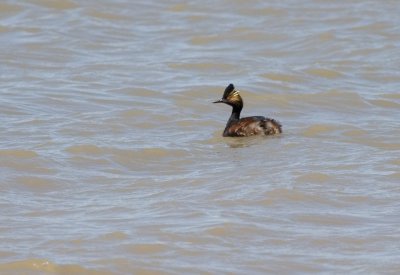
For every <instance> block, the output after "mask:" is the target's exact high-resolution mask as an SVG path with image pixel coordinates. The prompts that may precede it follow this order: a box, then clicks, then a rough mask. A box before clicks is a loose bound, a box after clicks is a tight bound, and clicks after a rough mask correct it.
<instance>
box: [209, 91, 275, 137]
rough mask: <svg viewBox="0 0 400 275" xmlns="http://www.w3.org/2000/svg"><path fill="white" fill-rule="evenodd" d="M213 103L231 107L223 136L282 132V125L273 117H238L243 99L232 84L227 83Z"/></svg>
mask: <svg viewBox="0 0 400 275" xmlns="http://www.w3.org/2000/svg"><path fill="white" fill-rule="evenodd" d="M213 103H225V104H228V105H229V106H231V107H232V114H231V116H230V117H229V119H228V122H227V123H226V126H225V130H224V132H223V134H222V136H224V137H248V136H253V135H275V134H280V133H282V125H281V124H280V123H279V122H278V121H276V120H275V119H271V118H266V117H263V116H251V117H244V118H240V112H241V111H242V109H243V100H242V97H241V96H240V94H239V91H238V90H236V89H235V86H233V84H229V85H228V86H227V87H226V88H225V91H224V94H223V96H222V98H221V99H220V100H217V101H214V102H213Z"/></svg>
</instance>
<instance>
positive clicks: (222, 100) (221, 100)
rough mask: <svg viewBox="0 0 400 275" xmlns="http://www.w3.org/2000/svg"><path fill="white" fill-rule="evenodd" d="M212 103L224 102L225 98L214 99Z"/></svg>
mask: <svg viewBox="0 0 400 275" xmlns="http://www.w3.org/2000/svg"><path fill="white" fill-rule="evenodd" d="M213 103H225V99H223V98H221V99H220V100H217V101H214V102H213Z"/></svg>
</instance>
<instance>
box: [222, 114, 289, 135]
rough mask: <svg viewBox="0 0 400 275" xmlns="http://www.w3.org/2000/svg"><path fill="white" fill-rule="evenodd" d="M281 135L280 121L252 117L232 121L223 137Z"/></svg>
mask: <svg viewBox="0 0 400 275" xmlns="http://www.w3.org/2000/svg"><path fill="white" fill-rule="evenodd" d="M280 133H282V126H281V124H280V123H279V122H278V121H276V120H274V119H270V118H266V117H263V116H252V117H244V118H241V119H238V120H235V121H231V122H230V123H229V124H228V125H227V126H226V128H225V131H224V133H223V136H225V137H247V136H254V135H274V134H280Z"/></svg>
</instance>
